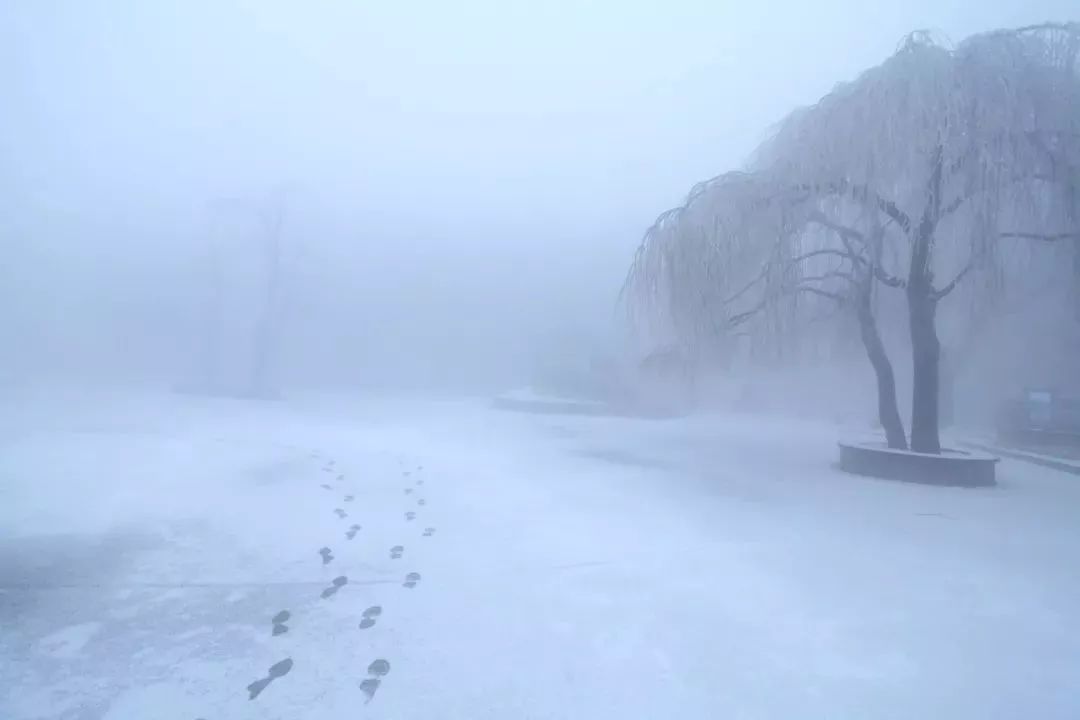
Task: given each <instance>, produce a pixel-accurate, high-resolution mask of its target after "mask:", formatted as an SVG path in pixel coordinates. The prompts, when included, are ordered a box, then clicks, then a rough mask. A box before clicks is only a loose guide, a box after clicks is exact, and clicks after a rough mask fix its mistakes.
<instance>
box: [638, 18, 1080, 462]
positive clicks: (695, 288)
mask: <svg viewBox="0 0 1080 720" xmlns="http://www.w3.org/2000/svg"><path fill="white" fill-rule="evenodd" d="M1078 53H1080V25H1077V24H1058V25H1050V24H1048V25H1041V26H1037V27H1027V28H1020V29H1016V30H1007V31H997V32H992V33H987V34H983V35H977V36H974V37H972V38H970V39H968V40H966V41H965V42H963V43H961V44H960V45H959V46H957V47H956V48H954V49H953V48H948V47H945V46H944V45H942V44H941V43H938V42H935V41H934V40H933V39H932V38H930V37H929V36H928V35H927V34H925V33H916V34H913V35H911V36H910V37H908V38H907V39H906V40H905V42H904V43H902V45H901V47H900V48H899V49H898V50H897V52H896V53H895V54H894V55H893V56H892V57H890V58H889V59H887V60H886V61H885V62H884V63H882V64H881V65H879V66H877V67H875V68H872V69H870V70H868V71H866V72H864V73H863V74H862V75H861V76H860V77H859V78H857V79H856V80H855V81H853V82H851V83H847V84H844V85H841V86H839V87H837V88H836V89H835V90H834V91H833V92H831V93H829V94H828V95H827V96H825V97H824V98H822V99H821V100H820V101H819V102H818V103H816V104H815V105H813V106H810V107H807V108H803V109H800V110H798V111H796V112H794V113H792V115H790V116H789V117H788V118H787V119H786V120H784V121H783V122H782V123H781V124H780V125H779V127H778V128H777V130H776V132H775V134H774V135H773V137H772V138H771V139H770V140H769V141H768V142H766V143H765V144H764V145H763V146H762V147H761V148H759V150H758V151H757V153H756V154H755V157H754V160H753V162H752V164H751V169H752V170H753V173H752V174H751V175H749V177H753V178H754V179H753V181H750V182H749V183H747V181H746V180H745V177H747V176H743V179H742V180H740V182H742V183H743V185H746V184H749V185H750V186H751V187H753V188H754V192H753V193H752V195H751V197H750V198H749V199H747V198H745V197H744V198H740V197H739V196H738V195H739V194H738V193H735V192H731V193H727V194H726V195H725V194H724V193H716V192H713V193H711V194H709V189H710V188H711V187H712V185H710V184H707V185H709V187H707V188H706V190H705V191H704V192H705V193H707V195H706V197H705V200H704V201H703V200H702V199H701V198H698V199H697V200H695V199H694V197H693V196H692V197H691V199H690V201H688V203H687V205H686V206H684V207H683V208H680V209H679V210H678V211H674V212H673V213H671V214H669V215H668V216H666V217H663V216H662V218H661V220H662V222H661V223H659V224H658V225H659V227H658V226H657V225H654V226H653V228H652V229H650V231H649V232H648V233H647V234H646V237H645V239H644V242H643V244H642V248H641V249H640V250H639V253H638V255H637V258H636V260H635V263H634V266H633V268H632V270H631V273H630V278H629V279H630V285H629V287H630V288H631V290H632V294H634V295H635V296H636V298H637V300H638V301H641V300H643V299H651V300H652V302H653V304H654V305H655V304H656V303H657V301H660V302H662V303H663V305H664V310H665V313H666V315H667V317H669V318H671V319H672V320H673V321H675V322H672V323H671V325H672V327H676V328H680V326H681V329H683V331H685V326H686V325H690V326H695V327H696V326H700V325H703V324H706V325H707V322H706V320H705V319H703V318H708V319H710V320H713V321H715V320H717V319H718V320H719V323H718V324H717V325H716V327H718V328H720V329H724V330H726V329H729V328H730V327H731V326H732V325H733V324H736V321H738V322H744V321H745V320H744V315H743V314H741V313H735V314H732V313H731V312H729V311H728V310H727V308H728V307H729V306H730V305H731V304H732V303H733V302H734V300H735V299H736V297H737V295H738V293H740V292H742V291H741V289H740V288H739V284H740V281H742V282H745V283H748V284H750V285H751V286H752V285H753V284H755V283H756V284H759V285H760V286H761V288H760V295H759V297H760V298H761V299H760V300H759V301H757V302H756V303H753V304H751V306H750V307H749V309H747V310H743V311H742V313H746V312H750V313H752V314H756V313H758V312H759V311H761V312H763V311H764V310H765V309H766V308H769V307H773V306H775V303H773V302H770V298H776V297H777V296H779V295H782V296H791V297H792V299H791V300H790V301H788V302H787V303H786V305H787V306H789V307H794V308H798V301H797V298H798V297H799V295H800V294H801V293H800V292H794V293H793V292H792V287H802V288H805V287H806V281H805V276H804V275H803V274H802V273H803V269H802V267H801V265H800V263H799V262H798V261H797V260H798V258H800V255H805V254H806V252H811V253H814V252H819V251H821V252H820V255H819V256H818V257H826V256H828V255H831V254H833V253H834V252H835V253H837V254H836V257H837V258H838V259H839V258H842V259H843V261H844V262H843V263H842V264H841V266H840V267H837V268H833V269H830V270H828V271H827V272H828V273H830V275H827V276H824V277H821V276H818V275H815V274H813V273H810V274H809V275H808V276H809V277H815V278H818V279H819V280H821V281H824V280H835V281H837V282H841V284H842V285H844V286H846V287H847V289H848V294H846V295H843V297H844V298H845V300H846V301H847V302H848V303H849V304H853V305H854V307H856V308H858V307H865V305H863V304H862V300H860V299H859V298H863V297H868V295H866V293H865V292H864V290H863V288H865V287H867V285H877V286H881V287H885V288H895V289H897V290H903V291H904V297H905V301H906V304H907V309H908V319H909V323H910V337H911V347H912V360H913V363H912V367H913V378H912V381H913V382H912V387H913V396H912V419H911V447H912V449H914V450H916V451H920V452H930V453H937V452H940V440H939V427H938V425H939V423H938V394H939V378H938V373H939V360H940V343H939V340H938V336H937V328H936V313H937V307H938V303H939V302H941V301H942V300H944V299H945V298H946V297H947V296H949V295H950V293H952V292H953V290H954V289H955V288H956V287H958V285H960V283H962V282H964V281H965V278H968V277H970V276H972V275H975V276H977V275H979V274H980V271H984V270H988V269H992V268H994V267H995V265H996V264H999V263H1000V262H1001V258H1002V256H1003V253H1002V247H1003V243H1011V242H1018V241H1019V242H1023V241H1027V240H1029V239H1034V240H1044V241H1050V242H1054V241H1059V240H1067V239H1069V238H1075V237H1076V225H1077V216H1078V213H1077V190H1076V188H1077V177H1078V174H1077V167H1078V162H1077V160H1078V158H1080V79H1078V76H1080V66H1078ZM720 187H726V184H725V183H721V184H720ZM763 188H765V189H763ZM695 207H696V208H697V212H694V211H693V209H694V208H695ZM811 226H818V227H819V228H821V229H822V230H828V231H830V232H831V233H832V235H833V236H834V239H835V240H837V241H839V243H840V244H839V246H837V245H833V246H832V247H824V246H822V247H812V248H811V249H809V250H808V251H807V250H806V248H805V242H806V241H807V239H808V238H814V237H816V238H820V237H822V236H821V233H820V232H817V233H808V232H807V228H808V227H811ZM702 248H704V250H703V249H702ZM1078 252H1080V249H1078ZM755 256H756V258H757V260H758V262H760V263H762V266H761V268H760V269H757V270H755V269H754V268H753V261H752V259H753V258H754V257H755ZM733 257H739V258H742V259H747V258H750V259H751V261H750V262H749V263H744V262H742V261H739V262H732V261H730V258H733ZM890 260H891V261H892V264H891V265H890V264H889V261H890ZM717 268H720V272H717V271H716V270H717ZM710 270H711V272H710ZM793 276H794V277H793ZM841 276H842V277H841ZM867 278H872V279H873V280H872V282H866V279H867ZM717 282H719V285H720V288H721V289H717V288H716V287H713V286H711V284H713V283H717ZM675 284H677V285H678V286H677V287H676V286H675ZM817 289H818V290H821V291H824V292H828V293H830V294H836V293H835V291H834V290H826V289H824V288H821V287H818V288H817ZM869 292H871V293H872V292H873V290H872V288H871V290H870V291H869ZM704 298H709V299H710V301H709V302H702V301H701V300H702V299H704ZM716 307H720V308H723V310H722V311H721V312H719V313H717V312H716V310H715V308H716ZM860 312H861V311H860ZM870 317H871V318H872V313H871V315H870ZM860 323H861V321H860ZM861 326H862V327H863V328H866V327H867V326H866V325H865V324H862V323H861ZM866 339H867V338H866V337H865V335H864V341H865V340H866ZM870 345H872V338H871V343H870ZM870 345H868V348H867V349H868V352H870V354H871V359H872V360H873V355H874V353H873V352H871V347H870ZM886 360H887V358H886ZM880 367H883V366H880V364H879V363H875V370H876V371H879V372H878V378H879V399H880V397H881V393H882V391H885V394H886V395H887V394H888V388H887V387H883V385H882V382H881V380H882V374H881V372H880ZM890 372H891V370H890ZM887 384H888V383H886V385H887ZM884 402H885V403H886V404H888V399H887V398H886V399H885V401H884ZM893 404H894V405H895V403H893ZM880 406H881V403H879V408H880ZM882 422H883V425H886V428H887V434H888V435H890V444H894V445H896V444H898V442H896V441H895V440H896V428H895V427H893V428H892V429H891V430H890V429H889V427H888V425H887V424H886V421H885V419H884V418H883V421H882Z"/></svg>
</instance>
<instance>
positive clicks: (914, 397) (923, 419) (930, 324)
mask: <svg viewBox="0 0 1080 720" xmlns="http://www.w3.org/2000/svg"><path fill="white" fill-rule="evenodd" d="M932 292H933V291H932V290H931V289H930V288H929V287H926V288H920V287H919V286H918V285H914V286H913V285H911V284H910V283H909V285H908V288H907V299H908V320H909V322H910V324H911V354H912V358H911V359H912V390H911V449H912V450H914V451H916V452H923V453H934V454H938V453H940V452H941V438H940V429H939V418H938V410H939V408H938V390H939V380H940V379H939V373H938V370H939V361H940V358H941V344H940V342H939V341H938V336H937V328H936V327H935V316H936V314H937V301H936V300H935V299H934V297H933V295H932Z"/></svg>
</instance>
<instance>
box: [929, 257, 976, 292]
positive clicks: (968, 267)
mask: <svg viewBox="0 0 1080 720" xmlns="http://www.w3.org/2000/svg"><path fill="white" fill-rule="evenodd" d="M974 267H975V260H974V259H972V260H969V261H968V264H967V265H965V266H964V269H963V270H961V271H960V272H958V273H956V277H954V278H953V279H952V281H951V282H950V283H949V284H948V285H946V286H945V287H943V288H941V289H940V290H932V291H931V292H930V298H931V299H932V300H934V301H935V302H937V301H938V300H941V299H942V298H943V297H945V296H946V295H948V294H949V293H951V292H952V291H953V290H955V289H956V286H957V285H958V284H959V283H960V281H961V280H963V279H964V276H965V275H967V274H968V273H969V272H971V270H972V268H974Z"/></svg>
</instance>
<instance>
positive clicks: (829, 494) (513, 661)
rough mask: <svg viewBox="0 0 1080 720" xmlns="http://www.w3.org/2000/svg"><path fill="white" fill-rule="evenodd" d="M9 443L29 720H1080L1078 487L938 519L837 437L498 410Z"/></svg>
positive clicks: (0, 701)
mask: <svg viewBox="0 0 1080 720" xmlns="http://www.w3.org/2000/svg"><path fill="white" fill-rule="evenodd" d="M0 432H2V441H0V443H2V444H0V585H2V588H0V717H3V718H10V719H11V720H22V719H24V718H109V719H110V720H118V719H120V718H123V719H125V720H126V719H133V720H134V719H138V720H143V719H145V718H161V719H163V720H169V719H172V718H176V719H178V720H179V719H184V720H194V719H195V718H205V719H206V720H232V719H239V718H327V719H330V718H333V719H338V718H353V717H365V716H366V717H373V718H425V719H426V720H430V719H431V718H440V719H444V718H462V719H466V718H467V719H469V720H479V719H482V718H606V717H611V718H661V717H686V718H698V717H701V718H713V717H723V718H794V717H800V718H826V717H827V718H912V717H948V718H967V717H970V718H996V717H1000V718H1011V717H1040V718H1067V717H1068V718H1072V717H1076V716H1077V714H1078V713H1080V570H1078V569H1077V568H1078V567H1080V560H1078V558H1080V522H1077V521H1078V519H1080V483H1078V482H1077V480H1078V479H1077V478H1075V477H1072V476H1069V475H1064V474H1060V473H1057V472H1055V471H1052V470H1048V469H1043V468H1039V467H1035V466H1031V465H1027V464H1023V463H1019V462H1015V461H1005V462H1003V463H1002V466H1001V468H1000V480H1001V482H1002V485H1001V487H999V488H996V489H993V490H961V489H947V488H945V489H943V488H927V487H921V486H909V485H903V484H896V483H889V482H879V481H872V480H867V479H858V478H851V477H847V476H844V475H841V474H839V473H837V472H835V471H834V470H832V469H831V468H830V464H831V462H832V461H833V457H834V447H835V446H834V441H835V439H836V436H837V432H838V431H837V429H836V428H832V427H828V426H821V425H813V424H807V423H796V422H790V421H779V420H762V419H751V418H747V417H712V418H696V419H693V420H669V421H642V420H631V419H615V418H588V417H562V416H552V415H527V414H517V413H505V412H498V411H495V410H491V409H489V408H488V407H487V403H486V402H484V401H481V400H442V401H435V400H426V401H421V400H409V399H386V398H356V399H327V398H305V399H302V400H297V401H290V402H288V403H277V404H271V405H257V404H246V403H242V402H233V401H221V400H199V399H193V398H184V397H177V396H162V397H157V398H146V397H134V396H119V395H107V396H96V397H90V396H83V397H82V399H81V400H80V401H79V402H73V401H72V400H71V399H70V398H64V399H56V398H53V399H49V400H42V399H41V398H37V397H35V398H30V397H23V398H20V399H18V400H17V401H15V402H12V403H9V404H8V406H7V411H6V414H5V416H4V417H3V419H2V426H0ZM339 511H340V512H339ZM410 513H413V514H415V516H414V517H412V518H410V516H409V514H410ZM354 525H358V526H359V528H358V529H356V530H355V531H353V530H351V528H353V526H354ZM323 548H326V549H328V551H329V552H328V553H327V552H325V551H324V552H322V553H320V551H321V550H322V549H323ZM324 556H325V557H324ZM410 573H416V574H417V576H413V577H412V579H411V580H410V579H409V574H410ZM336 578H344V579H346V580H347V582H344V583H343V582H342V580H340V579H339V580H337V585H335V579H336ZM407 585H410V586H411V587H407ZM376 607H377V608H379V609H380V610H379V611H375V610H372V609H371V608H376ZM283 610H285V611H288V619H286V620H285V621H284V622H283V623H282V625H283V627H284V628H285V630H284V631H282V630H281V629H279V630H277V631H276V632H277V634H275V630H274V623H273V622H272V618H274V617H275V616H276V615H278V613H279V612H281V611H283ZM285 660H290V661H291V663H283V661H285ZM379 660H384V661H385V663H379V662H377V661H379ZM272 667H274V668H275V669H274V671H273V672H271V668H272ZM268 675H276V676H277V677H274V679H273V680H272V681H271V682H270V683H269V684H267V685H265V686H264V687H262V688H261V690H260V686H254V688H255V691H258V694H257V697H255V698H254V699H249V696H250V695H251V694H252V692H253V691H252V690H249V686H252V684H253V683H256V682H257V681H259V680H260V679H263V678H266V677H268ZM376 681H378V682H376ZM369 697H370V701H368V700H369Z"/></svg>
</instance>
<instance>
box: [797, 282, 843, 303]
mask: <svg viewBox="0 0 1080 720" xmlns="http://www.w3.org/2000/svg"><path fill="white" fill-rule="evenodd" d="M795 292H808V293H811V294H813V295H820V296H821V297H827V298H829V299H830V300H835V301H836V302H838V303H841V304H844V303H846V302H847V301H848V299H847V298H846V297H844V296H843V295H841V294H839V293H834V292H829V291H828V290H822V289H821V288H816V287H811V286H809V285H806V286H804V285H799V286H797V287H796V288H795Z"/></svg>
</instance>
